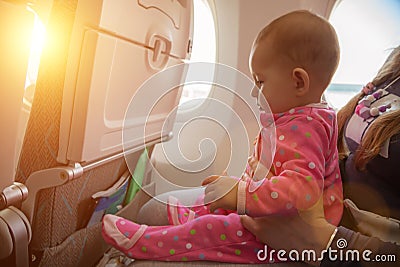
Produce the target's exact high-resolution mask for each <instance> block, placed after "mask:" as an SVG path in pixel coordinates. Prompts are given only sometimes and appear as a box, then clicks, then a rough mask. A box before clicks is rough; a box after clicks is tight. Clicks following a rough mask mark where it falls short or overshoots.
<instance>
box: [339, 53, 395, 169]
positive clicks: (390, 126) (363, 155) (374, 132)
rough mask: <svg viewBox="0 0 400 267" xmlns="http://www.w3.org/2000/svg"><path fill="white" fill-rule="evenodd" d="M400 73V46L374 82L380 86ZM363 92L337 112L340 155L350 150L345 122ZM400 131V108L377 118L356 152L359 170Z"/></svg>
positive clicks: (343, 156) (342, 156)
mask: <svg viewBox="0 0 400 267" xmlns="http://www.w3.org/2000/svg"><path fill="white" fill-rule="evenodd" d="M399 75H400V46H398V47H396V48H394V49H393V51H392V53H391V54H390V55H389V57H388V59H387V60H386V62H385V63H384V64H383V66H382V67H381V69H380V70H379V71H378V74H377V75H376V76H375V78H374V79H373V81H372V83H373V84H374V85H375V86H377V87H379V86H380V85H382V84H383V83H385V82H387V81H391V80H393V79H394V78H396V77H397V76H399ZM364 96H365V94H364V93H363V92H361V93H359V94H357V95H356V96H355V97H353V98H352V99H351V100H350V101H349V102H348V103H347V104H346V105H345V106H344V107H343V108H342V109H340V110H339V112H338V114H337V119H338V128H339V138H338V150H339V157H340V158H341V159H343V158H345V157H346V156H347V155H348V153H349V151H348V148H347V146H346V143H345V140H344V130H345V129H344V128H345V123H346V121H347V120H348V118H350V117H351V116H352V115H353V113H354V109H355V107H356V106H357V103H358V101H359V100H360V99H361V98H363V97H364ZM397 133H400V109H399V110H394V111H391V112H386V113H384V114H382V115H380V116H379V117H377V118H376V119H375V121H374V122H373V123H372V124H371V126H370V127H369V128H368V131H367V132H366V134H365V135H364V137H363V139H362V140H361V143H360V145H359V146H358V149H357V151H356V154H355V159H354V164H355V166H356V168H357V169H358V170H365V167H366V165H367V163H368V162H369V161H370V160H371V159H373V158H374V157H375V156H377V155H378V154H379V152H380V150H381V147H382V145H383V143H384V142H385V141H387V140H388V139H389V138H391V137H392V136H393V135H395V134H397Z"/></svg>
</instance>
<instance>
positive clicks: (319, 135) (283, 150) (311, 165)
mask: <svg viewBox="0 0 400 267" xmlns="http://www.w3.org/2000/svg"><path fill="white" fill-rule="evenodd" d="M329 131H331V129H327V128H326V125H325V126H324V125H323V124H322V123H321V122H320V121H319V120H317V119H313V118H311V117H309V116H304V117H297V118H295V119H293V120H291V121H290V122H288V123H286V124H285V125H280V126H279V127H277V129H276V134H277V135H276V137H277V149H276V154H275V157H274V162H273V167H274V170H275V175H276V176H273V177H272V178H271V179H266V178H264V179H262V180H260V181H253V180H252V179H248V180H247V181H241V182H240V183H239V187H238V205H237V206H238V213H239V214H248V215H250V216H253V217H261V216H266V215H269V214H276V213H284V212H287V211H288V210H291V209H292V208H296V209H307V208H309V207H311V206H312V205H314V204H315V203H316V202H317V200H318V199H319V197H320V196H321V194H322V191H323V187H324V175H325V157H326V155H325V154H326V152H324V151H325V150H327V149H328V147H329V140H330V132H329Z"/></svg>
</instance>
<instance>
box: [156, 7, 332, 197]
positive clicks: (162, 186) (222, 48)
mask: <svg viewBox="0 0 400 267" xmlns="http://www.w3.org/2000/svg"><path fill="white" fill-rule="evenodd" d="M339 1H340V0H339ZM209 2H211V4H212V5H211V6H212V7H213V8H214V12H215V15H216V18H215V20H216V35H217V38H216V40H217V59H216V62H218V63H222V64H226V65H229V66H232V67H234V68H236V69H238V70H239V71H240V72H242V73H244V74H245V75H247V76H249V77H251V75H250V72H249V67H248V57H249V54H250V49H251V45H252V42H253V40H254V38H255V36H256V35H257V33H258V32H259V31H260V30H261V29H262V28H263V27H264V26H265V25H267V24H268V23H269V22H270V21H272V20H273V19H275V18H277V17H279V16H281V15H283V14H285V13H288V12H290V11H293V10H297V9H307V10H310V11H313V12H315V13H318V14H320V15H322V16H324V17H329V14H330V12H331V11H332V9H333V7H334V5H335V3H336V2H338V1H337V0H326V1H321V0H296V1H294V0H282V1H275V0H247V1H241V0H233V1H232V0H217V1H209ZM233 79H235V78H233ZM235 89H239V88H235ZM242 89H243V88H242ZM239 90H241V89H239ZM246 90H247V89H246ZM239 94H240V95H241V96H242V97H243V98H244V101H245V102H246V104H244V103H243V100H241V99H240V98H237V97H234V96H233V95H232V94H230V93H228V92H227V91H226V90H220V89H218V88H214V89H213V90H212V92H211V93H210V97H212V98H214V99H220V100H223V101H225V102H226V103H230V104H231V105H232V108H233V109H234V110H235V112H238V111H239V112H240V113H241V116H243V117H242V121H243V122H245V124H246V127H247V130H248V138H249V140H243V142H242V143H240V144H232V143H231V140H232V139H234V138H232V136H235V135H239V134H240V133H239V131H240V130H241V128H242V127H241V125H240V124H242V121H237V119H235V118H234V116H233V114H228V113H227V114H226V118H224V120H230V123H229V127H228V128H227V129H221V125H218V123H215V122H214V121H211V120H209V121H206V120H198V121H197V122H196V120H194V121H191V122H190V123H187V122H188V121H189V120H190V119H191V118H196V117H199V116H201V115H202V114H203V113H204V112H205V110H206V109H210V108H213V107H212V106H210V105H209V103H207V101H205V102H204V103H203V104H202V105H201V106H200V107H197V108H196V109H194V110H191V111H185V112H181V113H178V116H177V122H176V124H175V127H174V138H178V141H177V142H178V143H179V145H180V147H176V146H175V147H172V146H171V147H169V146H168V143H169V142H167V143H165V144H160V145H157V147H156V150H155V152H154V154H153V164H154V166H155V169H156V170H157V172H156V173H155V175H154V176H153V179H154V180H155V182H156V183H157V193H163V192H166V191H170V190H176V189H183V188H187V187H198V186H200V184H201V181H202V180H203V179H204V178H205V177H207V176H208V175H212V174H219V173H221V172H222V171H224V170H226V169H227V171H228V174H229V175H234V176H240V175H241V172H242V171H243V169H244V165H245V163H246V159H247V157H248V154H249V153H251V151H252V150H250V151H249V150H248V144H249V143H250V144H252V141H253V140H254V137H255V136H256V134H257V132H258V130H259V126H258V122H257V121H256V120H254V115H256V116H258V114H253V113H252V112H251V110H250V111H249V110H248V109H246V105H249V106H252V108H253V110H257V107H256V103H255V99H254V98H252V97H251V96H250V91H248V92H246V91H243V90H242V91H240V93H239ZM218 112H219V111H218V110H217V109H216V110H215V113H214V114H217V113H218ZM220 116H221V115H220V114H219V115H218V118H221V117H220ZM185 123H186V124H185ZM188 125H189V126H190V127H189V126H188ZM229 135H230V136H229ZM202 137H204V139H205V138H209V139H211V140H212V142H213V143H212V142H210V140H203V142H201V140H202V139H201V138H202ZM199 140H200V141H199ZM163 150H165V151H166V152H164V151H163ZM168 150H171V151H172V150H174V152H173V153H169V152H168ZM165 153H166V154H167V156H165V155H164V154H165ZM182 153H183V154H184V155H183V156H182ZM184 157H187V158H186V159H185V158H184ZM174 165H175V166H174ZM196 166H208V167H207V168H203V170H202V171H195V172H191V170H192V171H193V170H194V169H196Z"/></svg>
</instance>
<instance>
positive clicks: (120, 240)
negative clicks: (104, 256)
mask: <svg viewBox="0 0 400 267" xmlns="http://www.w3.org/2000/svg"><path fill="white" fill-rule="evenodd" d="M147 227H148V226H147V225H139V224H136V223H134V222H131V221H129V220H126V219H124V218H122V217H118V216H116V215H112V214H106V215H104V217H103V229H102V235H103V238H104V240H105V241H106V242H107V243H109V244H110V245H112V246H114V247H115V248H117V249H119V250H121V251H122V252H124V253H125V254H126V255H128V256H129V257H132V256H133V255H132V253H131V251H130V250H131V248H132V247H133V246H134V245H135V244H136V243H137V241H138V240H139V239H140V238H141V237H142V235H143V234H144V232H145V230H146V228H147Z"/></svg>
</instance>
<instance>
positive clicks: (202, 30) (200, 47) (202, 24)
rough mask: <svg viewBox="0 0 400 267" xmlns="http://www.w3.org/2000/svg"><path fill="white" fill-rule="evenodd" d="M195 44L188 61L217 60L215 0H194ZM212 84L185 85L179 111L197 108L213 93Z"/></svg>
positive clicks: (184, 111)
mask: <svg viewBox="0 0 400 267" xmlns="http://www.w3.org/2000/svg"><path fill="white" fill-rule="evenodd" d="M193 7H194V12H193V13H194V20H193V46H192V53H191V58H190V60H188V61H186V62H189V63H190V62H215V60H216V58H217V42H216V31H217V27H216V25H217V23H216V16H215V8H214V1H213V0H193ZM189 71H190V70H189ZM212 91H213V90H212V85H208V84H188V85H185V86H184V87H183V91H182V96H181V99H180V102H179V108H178V113H179V114H182V113H187V112H191V111H193V110H197V109H199V108H200V106H202V104H203V103H204V100H205V99H206V98H207V97H208V96H210V95H211V94H212Z"/></svg>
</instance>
